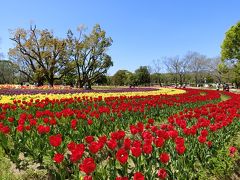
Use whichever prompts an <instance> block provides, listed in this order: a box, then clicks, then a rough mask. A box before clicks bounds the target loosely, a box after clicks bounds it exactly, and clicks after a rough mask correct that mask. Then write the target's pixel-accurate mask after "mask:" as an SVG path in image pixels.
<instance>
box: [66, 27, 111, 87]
mask: <svg viewBox="0 0 240 180" xmlns="http://www.w3.org/2000/svg"><path fill="white" fill-rule="evenodd" d="M66 42H67V54H68V56H69V59H71V60H72V62H73V64H74V67H75V68H74V70H73V72H74V74H76V80H77V84H78V86H79V87H83V86H84V85H86V84H87V85H88V87H89V88H91V85H92V84H93V83H94V82H96V81H98V80H99V79H100V78H101V76H102V75H105V74H106V73H107V70H108V69H109V68H110V67H111V66H113V62H112V59H111V57H110V56H109V55H108V54H107V50H108V48H109V47H110V46H111V45H112V39H111V37H107V36H106V32H105V31H104V30H102V29H101V27H100V25H98V24H97V25H95V26H94V27H93V30H92V32H91V33H90V34H89V35H83V31H80V35H79V37H75V36H74V35H73V33H72V31H71V30H69V31H68V33H67V39H66Z"/></svg>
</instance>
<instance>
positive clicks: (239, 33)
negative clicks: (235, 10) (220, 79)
mask: <svg viewBox="0 0 240 180" xmlns="http://www.w3.org/2000/svg"><path fill="white" fill-rule="evenodd" d="M221 59H222V62H223V63H227V62H229V63H231V64H232V68H231V69H229V70H231V71H233V72H234V74H233V75H234V76H233V81H234V82H235V84H236V86H237V87H240V21H239V22H238V23H237V24H236V25H234V26H232V27H231V28H230V29H229V30H228V31H227V32H226V33H225V38H224V41H223V43H222V45H221Z"/></svg>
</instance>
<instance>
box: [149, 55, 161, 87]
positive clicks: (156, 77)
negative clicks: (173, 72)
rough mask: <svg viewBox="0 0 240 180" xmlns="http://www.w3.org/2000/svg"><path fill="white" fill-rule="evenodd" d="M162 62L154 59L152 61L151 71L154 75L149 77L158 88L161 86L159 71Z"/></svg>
mask: <svg viewBox="0 0 240 180" xmlns="http://www.w3.org/2000/svg"><path fill="white" fill-rule="evenodd" d="M162 64H163V63H162V61H161V60H160V59H154V60H153V65H152V66H151V69H152V71H153V73H154V75H153V76H151V80H152V78H153V79H154V82H155V83H158V84H159V85H160V86H162V74H161V69H162Z"/></svg>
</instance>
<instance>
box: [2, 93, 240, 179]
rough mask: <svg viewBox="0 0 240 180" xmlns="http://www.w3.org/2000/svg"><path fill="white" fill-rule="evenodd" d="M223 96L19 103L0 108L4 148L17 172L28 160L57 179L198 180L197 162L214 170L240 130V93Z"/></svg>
mask: <svg viewBox="0 0 240 180" xmlns="http://www.w3.org/2000/svg"><path fill="white" fill-rule="evenodd" d="M225 94H226V95H227V96H229V97H231V98H230V99H229V100H227V101H225V102H219V101H220V99H219V98H220V93H219V91H207V90H204V91H199V90H191V89H186V93H184V94H175V95H145V96H144V95H142V96H140V95H138V96H118V97H112V96H110V97H107V96H105V97H102V96H99V97H89V96H82V97H77V96H76V97H71V98H62V99H49V98H48V97H47V95H46V98H45V99H41V100H40V99H30V100H29V101H24V100H23V101H20V100H14V101H13V103H12V104H0V146H1V147H2V148H3V149H4V151H5V153H6V154H7V155H8V157H9V158H10V159H11V161H12V162H14V163H16V165H17V167H18V168H27V166H28V164H26V162H27V161H26V159H28V160H30V161H32V162H35V163H39V166H40V167H42V168H44V169H46V170H47V171H48V172H49V174H50V175H51V178H54V179H80V178H82V177H84V179H114V180H115V179H117V180H125V179H134V180H137V179H158V178H160V179H193V178H198V174H197V170H196V167H195V165H196V163H199V164H200V165H201V166H202V167H205V168H211V167H210V166H211V164H210V163H209V159H210V158H211V157H214V156H216V155H217V151H218V150H219V149H221V148H222V147H224V146H225V145H226V143H228V142H229V141H230V139H231V138H232V137H233V136H234V135H235V134H236V133H238V132H239V129H240V127H239V118H240V111H239V109H240V95H235V94H232V93H227V92H226V93H225ZM235 151H236V150H235V149H234V148H232V149H231V152H232V153H231V154H235V153H236V152H235ZM20 157H21V158H20ZM24 163H25V164H24Z"/></svg>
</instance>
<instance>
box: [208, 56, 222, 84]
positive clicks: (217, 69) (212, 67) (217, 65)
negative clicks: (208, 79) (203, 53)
mask: <svg viewBox="0 0 240 180" xmlns="http://www.w3.org/2000/svg"><path fill="white" fill-rule="evenodd" d="M207 61H208V66H207V69H208V71H209V73H210V75H212V76H213V77H214V79H216V80H217V81H218V83H220V84H221V83H222V78H223V66H222V65H221V58H220V57H216V58H208V59H207Z"/></svg>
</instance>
